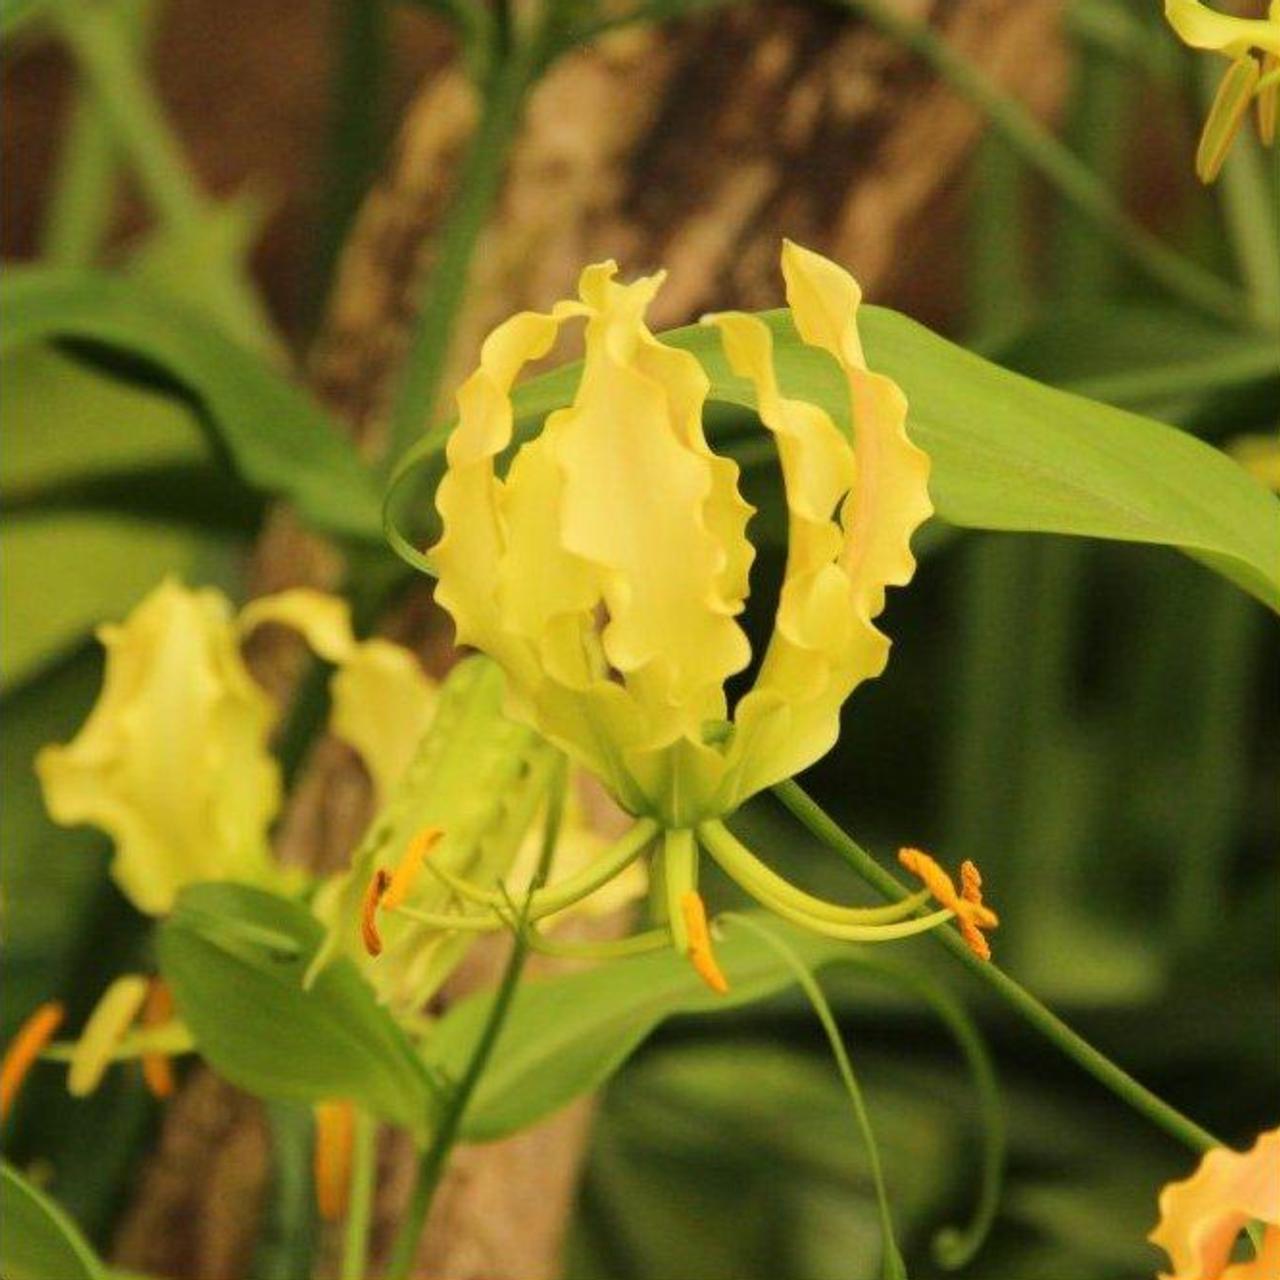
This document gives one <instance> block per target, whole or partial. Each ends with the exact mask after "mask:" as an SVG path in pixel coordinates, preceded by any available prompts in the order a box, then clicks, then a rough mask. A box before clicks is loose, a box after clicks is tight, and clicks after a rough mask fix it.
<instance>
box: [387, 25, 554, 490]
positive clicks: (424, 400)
mask: <svg viewBox="0 0 1280 1280" xmlns="http://www.w3.org/2000/svg"><path fill="white" fill-rule="evenodd" d="M532 54H533V50H532V49H526V48H518V49H516V50H515V51H513V52H512V53H510V54H509V55H507V56H506V57H504V58H500V60H499V61H497V63H496V64H495V67H494V70H493V71H492V72H491V73H490V74H489V76H488V77H487V79H486V82H485V84H484V86H483V91H484V107H483V110H482V114H481V117H480V123H479V126H478V127H477V129H476V132H475V135H474V137H473V138H472V139H471V143H470V145H469V147H468V148H467V155H466V159H465V160H464V162H463V166H462V173H461V175H460V177H459V183H458V190H457V192H456V193H455V195H454V198H453V202H452V204H451V206H450V209H449V213H448V216H447V218H446V221H445V225H444V230H443V232H442V234H441V237H440V242H439V244H438V245H437V246H436V254H435V262H434V264H433V266H432V268H431V270H430V272H429V273H428V275H427V279H426V283H425V287H424V292H423V302H422V307H421V310H420V311H419V312H418V318H417V322H416V324H415V327H414V331H413V334H412V337H411V338H410V341H409V350H408V353H407V355H406V358H405V361H404V374H403V378H402V381H401V383H400V386H399V388H398V390H397V392H396V395H395V399H394V402H393V404H392V408H391V418H390V425H389V438H388V441H387V451H386V455H385V457H384V459H383V465H384V469H385V470H386V471H388V472H389V471H390V469H391V468H392V467H394V465H395V463H396V461H397V459H398V458H399V457H400V455H401V454H402V453H403V452H404V451H405V450H406V449H407V448H408V447H409V445H411V444H412V443H413V441H414V439H415V438H416V437H417V436H418V435H419V434H420V433H421V432H422V431H424V430H425V429H426V428H427V427H428V426H429V425H430V423H431V421H432V419H433V417H434V415H435V412H436V407H437V406H436V402H437V401H438V400H439V398H440V389H441V382H442V380H443V378H444V373H445V368H446V363H447V361H448V358H449V351H450V347H451V342H450V339H451V337H452V331H453V326H454V323H455V321H456V319H457V315H458V311H459V308H460V307H461V305H462V301H463V298H464V296H465V294H466V288H467V281H468V279H469V277H470V273H471V259H472V257H473V256H474V254H475V247H476V243H477V241H478V240H479V238H480V233H481V232H482V231H483V230H484V227H485V224H486V223H487V222H488V219H489V215H490V213H491V212H492V209H493V206H494V203H495V201H496V200H497V197H498V192H499V190H500V189H501V185H502V177H503V174H504V172H505V170H506V161H507V153H508V151H509V150H510V147H511V143H512V140H513V139H514V137H515V133H516V129H517V127H518V126H519V123H520V117H521V112H522V109H523V107H524V100H525V94H526V92H527V90H528V88H529V85H530V83H531V79H532V75H533V65H534V63H533V57H532Z"/></svg>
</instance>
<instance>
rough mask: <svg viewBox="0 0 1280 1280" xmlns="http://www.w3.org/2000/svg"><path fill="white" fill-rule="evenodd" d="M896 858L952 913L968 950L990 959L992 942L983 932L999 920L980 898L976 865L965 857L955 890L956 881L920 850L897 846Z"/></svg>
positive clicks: (980, 892) (980, 878)
mask: <svg viewBox="0 0 1280 1280" xmlns="http://www.w3.org/2000/svg"><path fill="white" fill-rule="evenodd" d="M898 861H899V862H900V863H902V865H903V866H904V867H906V869H907V870H908V871H910V872H911V874H912V875H915V876H919V877H920V879H921V880H922V881H924V886H925V888H926V889H928V890H929V892H930V893H931V894H933V896H934V897H935V898H936V899H937V900H938V902H939V903H940V904H941V905H942V906H944V907H946V909H947V910H948V911H952V912H954V913H955V917H956V923H957V924H958V925H959V927H960V934H961V936H962V937H963V938H964V940H965V942H966V943H967V944H968V946H969V950H970V951H972V952H973V953H974V955H976V956H978V957H980V958H981V959H983V960H990V959H991V944H990V943H989V942H988V941H987V939H986V937H985V935H984V934H983V932H982V931H983V930H984V929H994V928H995V927H996V926H997V925H998V924H999V923H1000V919H999V917H998V916H997V915H996V913H995V912H994V911H992V910H991V908H990V907H989V906H987V905H986V904H985V903H984V902H983V901H982V873H981V872H980V871H979V870H978V868H977V865H976V864H975V863H973V862H970V861H969V860H968V859H966V860H965V861H964V862H963V863H962V864H961V867H960V891H959V892H958V893H957V892H956V886H955V882H954V881H953V880H952V879H951V877H950V876H949V875H948V874H947V873H946V871H944V870H943V869H942V867H941V866H939V865H938V863H937V862H936V861H935V860H934V859H933V858H931V857H930V856H929V855H928V854H927V853H925V852H924V851H923V850H922V849H899V850H898Z"/></svg>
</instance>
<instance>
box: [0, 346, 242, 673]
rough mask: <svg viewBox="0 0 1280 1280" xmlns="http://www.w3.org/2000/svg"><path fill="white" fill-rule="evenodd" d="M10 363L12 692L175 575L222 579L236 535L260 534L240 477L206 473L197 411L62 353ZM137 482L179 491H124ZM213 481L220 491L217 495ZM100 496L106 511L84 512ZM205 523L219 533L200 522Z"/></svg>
mask: <svg viewBox="0 0 1280 1280" xmlns="http://www.w3.org/2000/svg"><path fill="white" fill-rule="evenodd" d="M3 363H4V410H5V447H4V450H3V453H0V484H2V485H3V494H4V502H5V507H6V512H7V520H6V522H5V526H4V529H3V531H2V532H0V544H2V545H3V549H4V559H5V573H4V577H3V582H2V583H0V635H2V636H3V643H2V644H0V654H2V658H0V680H2V682H3V687H4V688H5V689H6V690H9V689H12V687H13V686H14V685H15V684H17V683H20V682H21V681H22V680H25V679H26V678H28V677H29V676H31V675H33V674H35V673H36V672H37V671H38V670H40V669H42V668H43V667H45V666H47V665H48V664H49V663H50V662H51V661H53V660H55V659H57V658H58V657H60V656H62V655H63V654H64V653H66V652H67V651H68V650H70V649H71V648H73V647H74V646H75V645H77V644H79V643H80V642H81V641H82V640H83V638H84V635H85V633H86V632H87V631H88V630H89V629H90V628H91V627H93V626H95V625H96V624H97V623H99V622H103V621H106V620H111V619H115V618H119V617H122V616H123V615H124V614H125V613H127V612H128V610H129V609H130V608H131V607H132V606H133V605H134V604H135V603H136V602H137V601H138V600H139V599H140V598H141V597H142V596H143V595H144V594H145V593H146V592H147V591H149V590H150V589H151V588H152V587H153V586H154V585H155V584H156V582H158V581H159V580H160V578H161V577H163V576H164V575H165V574H166V573H177V574H181V575H189V576H192V577H195V576H208V575H210V574H214V575H218V576H220V575H221V573H222V572H223V571H224V570H223V568H222V566H220V564H219V561H220V560H221V559H223V558H225V556H226V553H227V552H228V551H229V550H230V548H231V546H232V539H231V537H230V536H229V535H230V534H232V533H236V534H241V535H243V534H244V533H246V532H247V526H248V525H249V523H250V521H251V518H252V517H251V513H250V512H248V511H247V510H246V509H245V503H244V501H243V500H240V501H236V499H238V498H239V499H243V497H244V491H243V490H242V489H236V490H233V491H232V492H230V493H229V492H228V489H229V488H230V482H229V481H228V479H227V478H226V477H225V476H220V475H219V473H218V472H217V471H215V470H214V468H213V466H212V464H211V463H210V462H209V461H206V459H207V457H208V450H207V448H206V447H205V445H204V443H203V441H202V440H201V437H200V432H199V429H198V427H197V425H196V423H195V419H194V416H193V415H192V414H191V412H190V411H189V409H187V408H186V407H185V406H183V405H181V404H179V403H176V402H175V401H173V400H172V399H168V398H166V397H163V396H159V395H155V394H152V393H149V392H145V391H141V390H139V389H137V388H135V387H129V386H126V385H123V384H121V383H119V382H116V381H114V380H113V379H110V378H107V377H104V376H102V375H101V374H99V373H95V372H94V371H92V370H91V369H87V368H85V367H84V366H83V365H81V364H79V363H77V362H76V361H75V360H72V359H71V358H70V357H68V356H66V355H64V354H62V353H60V352H58V351H56V350H54V349H53V348H51V347H46V346H31V347H24V348H23V349H22V350H20V351H16V352H13V353H12V354H11V355H9V356H7V357H6V358H5V360H4V362H3ZM103 468H109V469H111V470H112V471H113V472H114V473H115V476H116V480H115V481H114V482H113V481H110V480H109V479H108V477H107V475H106V474H104V472H103V470H102V469H103ZM135 469H136V471H135ZM131 474H140V475H141V476H144V477H150V478H151V479H152V480H157V479H159V478H161V477H163V478H165V479H166V481H167V483H165V484H164V485H160V484H147V485H143V484H141V483H140V482H139V483H136V484H134V485H132V487H130V486H129V485H128V484H123V485H122V484H121V483H120V481H121V480H122V479H123V478H124V477H125V476H128V475H131ZM210 477H216V483H215V485H214V487H212V488H210V489H207V490H206V488H205V481H206V480H207V479H209V478H210ZM183 480H185V483H180V482H181V481H183ZM95 495H96V505H97V509H96V510H95V509H93V506H86V505H85V503H84V502H83V499H85V498H88V499H89V500H90V502H91V503H92V502H94V500H95ZM229 498H230V499H232V501H230V502H229V503H228V501H227V500H228V499H229ZM77 499H79V500H81V501H79V502H77ZM131 500H132V501H133V504H134V505H135V507H136V510H132V511H131V510H130V509H129V505H130V501H131ZM166 502H167V503H168V504H169V505H168V507H165V506H164V505H163V504H164V503H166ZM215 503H216V504H217V509H216V510H211V508H213V507H214V504H215ZM201 511H203V512H204V513H205V514H206V516H207V517H209V518H208V519H207V520H206V524H207V525H208V526H209V529H208V530H207V531H206V529H202V528H200V527H198V524H197V517H198V514H199V513H200V512H201ZM228 516H231V517H233V518H235V519H237V520H238V523H239V527H238V528H235V529H232V528H230V527H229V526H228ZM148 517H149V518H148ZM215 520H216V524H217V525H218V526H220V527H217V528H216V530H215V528H214V526H215ZM87 565H92V567H93V568H92V572H86V566H87ZM34 601H39V607H38V608H35V607H33V602H34Z"/></svg>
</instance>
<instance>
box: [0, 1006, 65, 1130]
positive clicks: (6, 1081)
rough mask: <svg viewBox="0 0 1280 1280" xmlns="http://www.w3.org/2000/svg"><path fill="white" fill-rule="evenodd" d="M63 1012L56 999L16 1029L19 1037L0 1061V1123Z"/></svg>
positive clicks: (52, 1034)
mask: <svg viewBox="0 0 1280 1280" xmlns="http://www.w3.org/2000/svg"><path fill="white" fill-rule="evenodd" d="M65 1016H66V1010H65V1009H64V1008H63V1007H62V1005H61V1004H59V1003H58V1002H57V1001H56V1000H49V1001H47V1002H46V1003H45V1004H42V1005H40V1007H39V1008H38V1009H36V1011H35V1012H34V1013H33V1014H31V1016H30V1017H29V1018H27V1020H26V1021H25V1022H24V1023H23V1024H22V1026H20V1027H19V1028H18V1034H17V1035H15V1036H14V1037H13V1042H12V1043H11V1044H10V1045H9V1047H8V1049H6V1050H5V1054H4V1060H3V1062H0V1120H3V1119H4V1117H5V1116H7V1115H8V1114H9V1111H10V1109H11V1108H12V1106H13V1102H14V1099H15V1098H16V1097H17V1096H18V1090H19V1089H21V1088H22V1082H23V1081H24V1080H25V1079H26V1078H27V1072H29V1071H30V1070H31V1068H32V1067H33V1066H34V1065H35V1062H36V1059H37V1058H39V1056H40V1054H41V1051H42V1050H43V1049H44V1047H45V1045H47V1044H48V1043H49V1041H50V1040H52V1039H53V1036H54V1033H55V1032H56V1031H57V1030H58V1027H59V1026H61V1024H62V1019H63V1018H64V1017H65Z"/></svg>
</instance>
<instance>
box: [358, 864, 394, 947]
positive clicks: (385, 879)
mask: <svg viewBox="0 0 1280 1280" xmlns="http://www.w3.org/2000/svg"><path fill="white" fill-rule="evenodd" d="M390 883H391V876H390V874H389V873H388V871H387V870H386V869H385V868H384V867H379V868H378V869H377V871H375V872H374V873H373V876H372V877H371V878H370V880H369V885H368V887H367V888H366V889H365V891H364V901H363V902H362V903H361V904H360V938H361V941H363V943H364V949H365V950H366V951H367V952H368V953H369V954H370V955H371V956H380V955H381V954H382V935H381V934H380V933H379V932H378V906H379V904H380V903H381V902H382V895H383V894H384V893H386V891H387V886H388V885H389V884H390Z"/></svg>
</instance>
